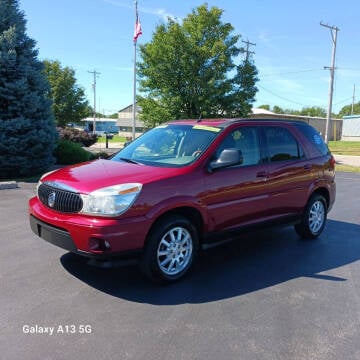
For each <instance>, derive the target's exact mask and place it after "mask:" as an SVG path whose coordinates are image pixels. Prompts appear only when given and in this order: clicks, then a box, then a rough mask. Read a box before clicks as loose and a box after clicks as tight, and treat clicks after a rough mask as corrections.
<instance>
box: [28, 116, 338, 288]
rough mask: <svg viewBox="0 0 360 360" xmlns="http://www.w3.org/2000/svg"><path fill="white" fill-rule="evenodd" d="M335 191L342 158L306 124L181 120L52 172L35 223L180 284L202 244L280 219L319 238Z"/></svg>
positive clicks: (35, 204) (82, 249)
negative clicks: (108, 153)
mask: <svg viewBox="0 0 360 360" xmlns="http://www.w3.org/2000/svg"><path fill="white" fill-rule="evenodd" d="M335 192H336V187H335V161H334V158H333V156H332V155H331V153H330V152H329V149H328V147H327V145H326V144H325V143H324V142H323V140H322V138H321V136H320V135H319V133H318V132H317V131H316V130H315V129H314V128H312V127H311V126H309V125H307V124H306V123H304V122H295V121H280V120H279V121H277V120H248V119H243V120H223V119H222V120H199V121H195V120H194V121H193V120H187V121H174V122H169V123H167V124H164V125H161V126H158V127H156V128H154V129H152V130H150V131H148V132H147V133H145V134H144V135H142V136H141V137H139V138H137V139H136V140H134V141H133V142H131V143H130V144H129V145H128V146H127V147H125V148H124V149H123V150H121V151H120V152H119V153H117V154H116V155H115V156H114V157H113V158H111V160H96V161H93V162H86V163H82V164H78V165H74V166H70V167H66V168H63V169H60V170H56V171H53V172H51V173H47V174H45V175H44V176H43V177H42V178H41V179H40V181H39V184H38V188H37V195H36V196H35V197H33V198H32V199H31V200H30V202H29V209H30V224H31V228H32V230H33V232H34V233H35V234H36V235H38V236H40V237H41V238H43V239H44V240H46V241H48V242H50V243H52V244H54V245H57V246H59V247H61V248H63V249H66V250H68V251H71V252H74V253H76V254H79V255H83V256H86V257H89V258H93V259H96V260H97V261H98V262H101V261H106V262H111V261H112V260H114V259H116V260H117V261H119V260H129V259H133V258H136V259H137V260H138V261H139V264H140V267H141V269H142V270H143V272H144V273H145V274H146V275H147V276H148V277H149V278H150V279H152V280H157V281H162V282H172V281H174V280H177V279H179V278H181V277H183V276H184V275H185V274H186V273H187V272H188V271H189V269H190V268H191V266H192V265H193V263H194V261H195V259H196V256H197V254H198V252H199V248H201V247H202V248H205V247H207V246H209V245H213V244H214V243H220V242H221V241H222V240H224V238H226V237H227V236H228V235H229V234H230V233H233V232H234V231H236V230H238V229H245V228H246V229H247V228H253V227H255V228H259V227H262V226H263V225H264V224H269V223H270V224H272V223H279V222H282V223H291V224H294V226H295V231H296V232H297V233H298V234H299V236H301V237H303V238H308V239H313V238H316V237H318V236H319V235H320V234H321V233H322V231H323V229H324V226H325V223H326V219H327V213H328V212H329V211H330V209H331V207H332V206H333V203H334V201H335ZM240 238H241V237H240Z"/></svg>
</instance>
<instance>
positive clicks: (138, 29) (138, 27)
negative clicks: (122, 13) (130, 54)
mask: <svg viewBox="0 0 360 360" xmlns="http://www.w3.org/2000/svg"><path fill="white" fill-rule="evenodd" d="M141 34H142V31H141V24H140V19H139V14H138V12H137V11H136V21H135V29H134V42H136V40H137V38H138V37H139V36H140V35H141Z"/></svg>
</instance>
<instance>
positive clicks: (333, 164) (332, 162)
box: [329, 155, 335, 170]
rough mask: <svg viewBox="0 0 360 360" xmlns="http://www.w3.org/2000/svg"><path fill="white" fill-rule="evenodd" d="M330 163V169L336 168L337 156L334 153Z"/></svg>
mask: <svg viewBox="0 0 360 360" xmlns="http://www.w3.org/2000/svg"><path fill="white" fill-rule="evenodd" d="M329 164H330V169H331V170H335V158H334V156H333V155H331V158H330V161H329Z"/></svg>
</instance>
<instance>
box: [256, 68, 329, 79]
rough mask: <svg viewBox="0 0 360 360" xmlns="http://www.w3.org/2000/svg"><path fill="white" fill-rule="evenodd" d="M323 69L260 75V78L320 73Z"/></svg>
mask: <svg viewBox="0 0 360 360" xmlns="http://www.w3.org/2000/svg"><path fill="white" fill-rule="evenodd" d="M322 70H323V69H320V68H318V69H306V70H298V71H288V72H282V73H275V74H262V75H261V77H265V76H280V75H289V74H300V73H304V72H312V71H322Z"/></svg>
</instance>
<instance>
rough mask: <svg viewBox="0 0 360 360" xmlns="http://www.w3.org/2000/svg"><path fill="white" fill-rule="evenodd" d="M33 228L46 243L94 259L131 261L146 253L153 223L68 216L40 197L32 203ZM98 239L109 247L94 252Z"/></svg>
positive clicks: (31, 218)
mask: <svg viewBox="0 0 360 360" xmlns="http://www.w3.org/2000/svg"><path fill="white" fill-rule="evenodd" d="M29 213H30V227H31V229H32V231H33V232H34V233H35V234H36V235H37V236H39V237H41V238H42V239H44V240H45V241H47V242H49V243H51V244H53V245H56V246H58V247H60V248H62V249H65V250H67V251H71V252H73V253H77V254H79V255H83V256H86V257H90V258H97V259H110V258H114V257H124V258H127V257H128V255H130V254H131V255H133V254H134V255H135V254H139V253H140V252H141V251H142V248H143V246H144V242H145V239H146V235H147V233H148V231H149V229H150V226H151V224H150V221H149V220H148V219H147V218H145V217H137V218H128V219H114V218H98V217H97V218H96V217H91V216H84V215H81V214H64V213H59V212H56V211H53V210H51V209H48V208H46V207H45V206H44V205H43V204H42V203H41V202H40V201H39V199H37V197H34V198H32V199H30V202H29ZM94 239H95V240H99V239H100V240H101V241H103V242H106V243H107V244H109V248H104V249H94V248H93V247H92V244H93V242H94Z"/></svg>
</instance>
